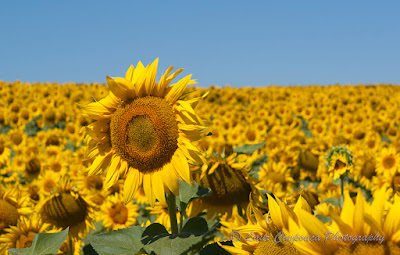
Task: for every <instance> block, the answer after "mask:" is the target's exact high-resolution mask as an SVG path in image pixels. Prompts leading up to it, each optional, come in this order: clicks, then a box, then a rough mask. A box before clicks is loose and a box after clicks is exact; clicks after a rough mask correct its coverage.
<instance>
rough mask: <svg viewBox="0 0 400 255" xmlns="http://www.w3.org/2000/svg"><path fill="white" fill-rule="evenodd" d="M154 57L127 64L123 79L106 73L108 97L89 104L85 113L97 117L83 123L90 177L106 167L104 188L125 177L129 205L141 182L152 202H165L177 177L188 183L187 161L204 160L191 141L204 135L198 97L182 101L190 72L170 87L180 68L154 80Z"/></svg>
mask: <svg viewBox="0 0 400 255" xmlns="http://www.w3.org/2000/svg"><path fill="white" fill-rule="evenodd" d="M157 65H158V59H156V60H155V61H154V62H153V63H152V64H151V65H148V66H147V67H144V66H143V64H142V63H141V62H139V63H138V65H137V67H136V69H134V67H133V66H131V67H130V68H129V69H128V71H127V73H126V75H125V78H120V77H117V78H110V77H107V83H108V87H109V89H110V91H109V94H108V96H106V97H105V98H103V99H101V100H100V101H97V102H93V103H90V104H89V105H87V106H86V108H85V111H84V112H85V114H86V115H87V116H88V117H90V118H92V119H94V120H95V121H94V122H93V123H91V124H90V125H88V126H87V128H86V132H87V134H88V136H87V137H86V139H85V141H86V142H87V144H88V151H87V157H88V158H89V159H92V160H93V163H92V165H91V166H89V168H88V172H89V175H93V174H101V173H102V171H104V170H106V169H107V168H108V170H107V175H106V180H105V188H109V187H111V186H112V185H113V184H114V183H115V182H116V181H117V180H118V178H119V177H120V176H126V181H125V184H124V201H125V203H127V202H128V201H130V200H131V199H132V198H133V196H134V195H135V193H136V191H137V190H138V189H139V187H141V186H142V185H143V188H144V191H145V193H146V197H147V198H148V200H149V203H150V204H151V205H154V202H155V199H158V200H159V201H160V202H161V203H163V204H166V200H165V194H164V193H165V192H168V193H173V194H175V195H178V193H179V184H178V178H177V177H179V178H181V179H182V180H184V181H186V182H188V183H190V184H192V183H193V179H192V175H191V172H190V170H189V164H188V163H189V162H190V161H204V159H203V158H202V155H201V152H200V151H199V150H198V149H197V148H196V147H194V146H193V145H192V144H191V141H194V140H198V139H200V138H201V137H202V135H201V134H202V133H201V131H202V130H204V128H205V123H204V122H203V121H202V120H201V119H200V118H199V116H198V115H197V114H196V113H195V112H194V110H193V108H194V107H195V106H196V105H197V103H198V101H199V99H200V97H199V98H194V99H190V100H183V98H184V96H185V93H184V92H185V90H186V87H187V85H189V84H194V83H195V81H194V80H191V79H190V77H191V75H188V76H186V77H184V78H183V79H181V80H180V81H178V82H177V83H174V84H172V85H170V86H169V84H170V83H171V81H172V80H173V79H174V78H175V77H176V76H177V75H178V74H179V73H180V72H182V70H183V69H179V70H177V71H176V72H174V73H172V74H171V75H170V72H171V71H172V68H173V67H170V68H168V69H167V71H166V72H165V73H164V75H163V76H162V77H161V79H160V81H159V82H158V83H156V74H157Z"/></svg>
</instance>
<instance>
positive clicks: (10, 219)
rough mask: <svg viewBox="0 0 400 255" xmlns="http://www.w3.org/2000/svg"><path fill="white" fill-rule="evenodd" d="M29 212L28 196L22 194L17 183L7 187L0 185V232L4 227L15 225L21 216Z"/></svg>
mask: <svg viewBox="0 0 400 255" xmlns="http://www.w3.org/2000/svg"><path fill="white" fill-rule="evenodd" d="M30 213H32V208H31V205H30V204H29V197H28V196H24V195H23V194H22V192H21V191H20V187H19V185H15V186H8V187H7V189H6V188H5V187H4V186H2V185H0V234H2V233H4V231H5V229H6V228H8V227H11V226H15V225H17V223H18V220H19V219H20V217H21V216H27V215H29V214H30Z"/></svg>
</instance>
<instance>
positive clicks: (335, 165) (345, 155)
mask: <svg viewBox="0 0 400 255" xmlns="http://www.w3.org/2000/svg"><path fill="white" fill-rule="evenodd" d="M353 165H354V163H353V155H352V154H351V152H350V151H349V150H348V149H346V147H345V146H344V147H333V148H332V150H330V151H329V152H328V154H327V156H326V166H327V167H328V168H329V170H328V172H329V174H330V175H333V177H334V179H337V178H339V177H340V176H341V175H343V174H345V173H346V171H348V170H351V169H352V168H353Z"/></svg>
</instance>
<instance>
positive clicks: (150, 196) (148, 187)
mask: <svg viewBox="0 0 400 255" xmlns="http://www.w3.org/2000/svg"><path fill="white" fill-rule="evenodd" d="M143 189H144V194H145V195H146V197H147V201H148V202H149V204H150V206H151V207H154V202H155V197H154V192H153V184H152V182H151V174H144V175H143Z"/></svg>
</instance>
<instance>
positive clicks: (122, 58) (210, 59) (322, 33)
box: [0, 1, 400, 87]
mask: <svg viewBox="0 0 400 255" xmlns="http://www.w3.org/2000/svg"><path fill="white" fill-rule="evenodd" d="M399 11H400V2H398V1H247V2H245V1H151V3H150V1H129V2H128V1H2V2H1V3H0V32H1V37H0V80H5V81H15V80H16V79H20V80H22V81H25V82H35V81H40V82H45V81H49V82H69V81H73V82H101V83H103V82H105V77H106V75H109V76H123V75H124V74H125V71H126V70H127V69H128V67H129V66H130V65H131V64H133V65H136V64H137V62H138V61H142V62H143V63H144V64H148V63H150V62H152V61H153V60H154V59H155V58H157V57H159V58H160V62H159V73H160V72H161V71H165V70H166V69H167V68H168V67H169V66H171V65H173V66H175V68H185V71H184V73H183V75H185V74H189V73H192V74H193V78H194V79H197V80H198V84H199V85H200V86H204V87H206V86H209V85H217V86H226V85H231V86H235V87H242V86H265V85H308V84H322V85H326V84H335V83H341V84H357V83H396V84H400V15H399ZM183 75H182V77H183Z"/></svg>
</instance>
